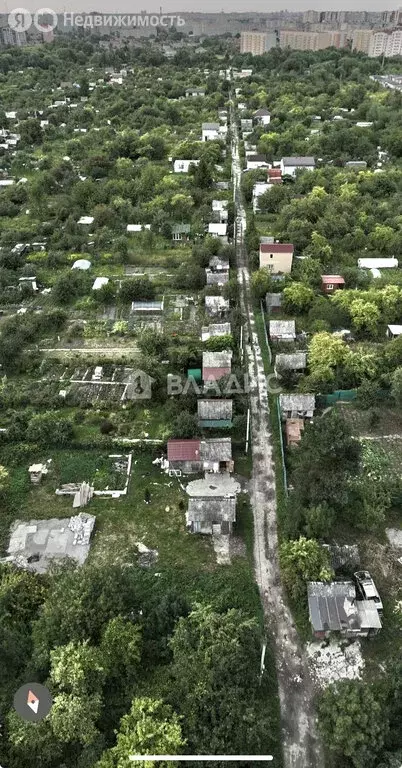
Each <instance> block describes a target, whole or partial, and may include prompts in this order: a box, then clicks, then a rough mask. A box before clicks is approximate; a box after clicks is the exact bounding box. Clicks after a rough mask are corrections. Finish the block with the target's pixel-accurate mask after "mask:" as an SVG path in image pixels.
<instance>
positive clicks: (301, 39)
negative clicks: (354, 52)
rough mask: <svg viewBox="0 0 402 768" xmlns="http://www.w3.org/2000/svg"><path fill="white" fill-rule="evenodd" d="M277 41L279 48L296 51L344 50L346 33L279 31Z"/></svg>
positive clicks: (331, 31) (335, 31) (336, 31)
mask: <svg viewBox="0 0 402 768" xmlns="http://www.w3.org/2000/svg"><path fill="white" fill-rule="evenodd" d="M279 40H280V47H281V48H293V50H296V51H320V50H322V49H323V48H331V47H334V48H344V47H345V45H346V33H345V32H343V31H338V30H327V31H326V32H301V31H299V30H293V29H292V30H290V29H283V30H282V29H281V31H280V34H279Z"/></svg>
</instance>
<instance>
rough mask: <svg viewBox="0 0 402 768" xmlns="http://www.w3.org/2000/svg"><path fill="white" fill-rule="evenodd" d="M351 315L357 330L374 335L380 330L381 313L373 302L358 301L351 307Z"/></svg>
mask: <svg viewBox="0 0 402 768" xmlns="http://www.w3.org/2000/svg"><path fill="white" fill-rule="evenodd" d="M350 314H351V317H352V322H353V325H354V326H355V328H357V329H358V330H365V331H369V332H370V333H374V332H375V331H376V330H377V328H378V323H379V321H380V317H381V313H380V310H379V309H378V307H377V306H376V305H375V304H374V303H373V302H371V301H364V300H363V299H356V300H355V301H353V302H352V304H351V306H350Z"/></svg>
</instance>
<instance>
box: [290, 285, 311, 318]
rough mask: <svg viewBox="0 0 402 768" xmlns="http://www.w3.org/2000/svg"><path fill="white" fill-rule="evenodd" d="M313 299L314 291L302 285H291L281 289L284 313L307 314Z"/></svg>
mask: <svg viewBox="0 0 402 768" xmlns="http://www.w3.org/2000/svg"><path fill="white" fill-rule="evenodd" d="M313 299H314V291H313V290H312V289H311V288H308V287H307V286H306V285H304V284H303V283H291V284H290V285H288V286H287V287H286V288H284V289H283V305H284V310H285V312H289V313H290V314H291V313H293V312H295V313H297V314H300V313H302V312H307V310H308V309H309V308H310V306H311V304H312V301H313Z"/></svg>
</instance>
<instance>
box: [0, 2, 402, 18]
mask: <svg viewBox="0 0 402 768" xmlns="http://www.w3.org/2000/svg"><path fill="white" fill-rule="evenodd" d="M237 4H238V5H239V6H240V7H238V8H237V7H234V6H236V5H237ZM146 5H147V7H146V8H144V7H142V4H140V3H139V4H138V8H133V5H132V3H131V2H130V0H121V3H119V6H118V9H117V10H116V8H111V7H110V6H111V4H110V3H109V2H108V0H99V2H97V3H96V7H95V8H94V7H93V0H83V2H82V3H81V4H80V3H76V2H74V4H72V5H71V6H69V5H67V4H66V3H62V4H61V3H60V2H53V3H52V4H51V8H52V10H54V11H55V12H56V13H81V12H84V13H130V14H140V13H156V12H159V11H160V9H161V8H162V9H163V13H171V14H175V13H197V14H200V15H203V14H208V15H211V14H213V15H216V16H219V15H221V14H222V15H225V16H227V15H229V14H231V13H232V14H254V13H258V14H261V15H263V16H266V15H267V16H268V15H269V14H272V13H278V12H280V11H282V12H288V13H304V12H306V11H322V12H331V11H333V12H335V13H339V12H345V13H348V12H349V13H355V12H363V11H367V12H369V13H386V12H389V11H396V10H398V8H401V5H400V4H399V3H395V4H390V5H389V6H388V7H387V8H379V7H378V2H377V0H371V2H369V3H367V0H351V3H350V7H348V8H345V5H344V2H343V0H340V2H336V1H334V2H331V4H330V5H329V7H325V4H323V3H321V2H320V0H313V1H312V2H308V3H306V2H305V0H296V3H295V4H294V7H293V8H288V7H283V3H281V0H273V2H272V3H271V8H270V10H269V11H267V10H266V2H265V0H255V2H254V4H253V8H243V7H242V6H243V2H240V0H239V1H238V2H237V1H236V0H235V1H234V2H233V0H231V2H229V0H226V1H225V0H224V2H222V3H221V4H220V5H221V7H220V9H219V10H216V3H215V2H214V0H206V3H205V6H204V7H203V9H202V10H200V9H199V3H198V2H197V0H182V2H180V1H179V2H175V4H174V8H172V9H170V8H166V6H164V5H163V4H161V2H159V1H158V0H152V1H151V2H148V3H147V4H146ZM17 6H18V3H17V2H15V3H13V2H12V0H8V2H7V0H2V2H0V13H5V14H8V13H10V11H12V10H13V9H15V8H16V7H17ZM23 7H24V8H26V9H27V10H28V11H30V12H35V11H37V10H39V9H40V8H42V7H43V5H42V2H41V1H40V0H37V2H34V1H32V0H28V1H27V2H24V5H23Z"/></svg>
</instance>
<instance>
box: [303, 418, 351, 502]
mask: <svg viewBox="0 0 402 768" xmlns="http://www.w3.org/2000/svg"><path fill="white" fill-rule="evenodd" d="M360 455H361V448H360V444H359V442H358V441H357V440H354V439H353V437H352V435H351V431H350V428H349V426H348V425H347V424H346V422H345V421H344V420H343V419H342V417H341V416H340V415H339V414H338V413H337V412H334V411H331V412H330V413H326V414H325V415H324V416H322V417H321V418H320V419H315V421H314V423H312V424H307V425H306V427H305V429H304V432H303V436H302V439H301V442H300V446H299V448H298V450H297V453H296V454H295V455H294V464H295V469H294V480H293V482H294V487H295V494H296V498H297V499H298V500H299V501H300V502H301V505H302V507H305V508H306V507H308V506H311V505H313V506H317V505H318V504H322V503H323V502H326V503H327V504H328V505H329V507H331V508H334V509H337V508H343V507H345V506H346V505H347V502H348V499H349V491H348V481H349V478H350V477H351V476H353V475H357V474H358V471H359V462H360Z"/></svg>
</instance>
